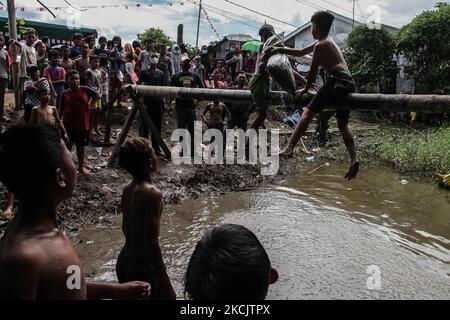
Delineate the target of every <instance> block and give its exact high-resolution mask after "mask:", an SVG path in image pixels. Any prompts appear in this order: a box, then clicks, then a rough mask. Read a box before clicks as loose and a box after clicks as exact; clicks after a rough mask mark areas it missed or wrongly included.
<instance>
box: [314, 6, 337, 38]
mask: <svg viewBox="0 0 450 320" xmlns="http://www.w3.org/2000/svg"><path fill="white" fill-rule="evenodd" d="M333 21H334V16H333V15H332V14H331V13H329V12H327V11H318V12H316V13H315V14H314V15H313V16H312V17H311V22H312V23H314V24H316V25H317V26H318V27H319V29H320V31H322V32H323V33H324V34H325V35H328V34H329V33H330V29H331V25H332V24H333Z"/></svg>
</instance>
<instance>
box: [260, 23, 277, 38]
mask: <svg viewBox="0 0 450 320" xmlns="http://www.w3.org/2000/svg"><path fill="white" fill-rule="evenodd" d="M266 32H273V33H275V28H274V27H273V26H272V25H270V24H267V23H265V24H263V25H262V27H261V28H259V32H258V35H259V36H261V37H262V36H263V35H264V34H266Z"/></svg>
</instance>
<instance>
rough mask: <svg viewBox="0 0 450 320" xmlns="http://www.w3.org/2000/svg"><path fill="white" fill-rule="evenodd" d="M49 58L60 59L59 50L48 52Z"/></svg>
mask: <svg viewBox="0 0 450 320" xmlns="http://www.w3.org/2000/svg"><path fill="white" fill-rule="evenodd" d="M48 58H49V59H51V58H59V52H58V51H57V50H54V49H51V50H50V51H49V52H48Z"/></svg>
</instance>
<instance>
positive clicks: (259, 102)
mask: <svg viewBox="0 0 450 320" xmlns="http://www.w3.org/2000/svg"><path fill="white" fill-rule="evenodd" d="M249 87H250V92H251V94H252V98H253V102H254V103H255V109H256V112H259V113H265V112H266V111H267V109H268V108H269V105H268V104H267V101H266V99H267V95H268V94H269V81H268V80H267V78H266V77H264V76H261V75H254V76H253V77H252V78H251V79H250V82H249Z"/></svg>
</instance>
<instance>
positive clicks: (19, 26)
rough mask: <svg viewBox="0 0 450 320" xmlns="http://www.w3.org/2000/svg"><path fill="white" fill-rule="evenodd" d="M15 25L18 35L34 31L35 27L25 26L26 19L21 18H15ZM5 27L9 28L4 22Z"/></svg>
mask: <svg viewBox="0 0 450 320" xmlns="http://www.w3.org/2000/svg"><path fill="white" fill-rule="evenodd" d="M16 25H17V31H18V33H19V35H24V34H25V33H27V32H28V31H34V32H36V29H34V28H32V27H27V26H26V21H25V20H24V19H22V18H17V19H16ZM5 27H6V29H7V30H9V24H8V23H6V26H5Z"/></svg>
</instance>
